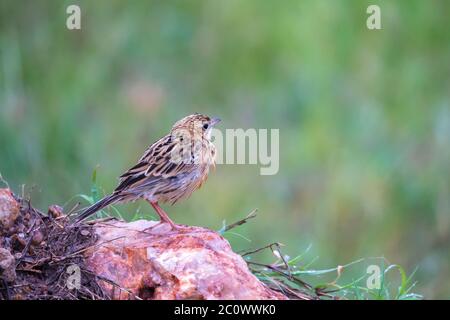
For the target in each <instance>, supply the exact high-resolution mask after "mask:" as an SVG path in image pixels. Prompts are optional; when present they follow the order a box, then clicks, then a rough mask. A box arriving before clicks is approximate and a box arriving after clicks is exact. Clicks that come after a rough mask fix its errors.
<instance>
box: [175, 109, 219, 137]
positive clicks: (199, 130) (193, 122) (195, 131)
mask: <svg viewBox="0 0 450 320" xmlns="http://www.w3.org/2000/svg"><path fill="white" fill-rule="evenodd" d="M219 122H220V119H219V118H210V117H208V116H206V115H203V114H199V113H194V114H191V115H189V116H187V117H184V118H183V119H181V120H178V121H177V122H176V123H175V124H174V125H173V127H172V133H175V132H178V133H179V132H180V131H184V134H189V135H190V138H191V139H208V140H211V132H212V129H213V128H214V126H215V125H216V124H217V123H219Z"/></svg>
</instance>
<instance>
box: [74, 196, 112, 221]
mask: <svg viewBox="0 0 450 320" xmlns="http://www.w3.org/2000/svg"><path fill="white" fill-rule="evenodd" d="M119 199H120V198H119V196H118V195H116V194H111V195H109V196H106V197H104V198H103V199H101V200H99V201H97V202H96V203H94V204H93V205H91V206H90V207H87V208H86V209H84V210H83V211H82V212H81V213H80V214H79V215H78V216H77V217H76V218H75V223H78V222H81V221H83V220H85V219H87V218H88V217H89V216H91V215H93V214H94V213H96V212H97V211H99V210H101V209H103V208H104V207H106V206H108V205H110V204H112V203H114V202H117V201H118V200H119Z"/></svg>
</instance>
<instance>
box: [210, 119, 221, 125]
mask: <svg viewBox="0 0 450 320" xmlns="http://www.w3.org/2000/svg"><path fill="white" fill-rule="evenodd" d="M220 121H221V120H220V118H212V119H211V121H210V125H211V126H215V125H216V124H218V123H219V122H220Z"/></svg>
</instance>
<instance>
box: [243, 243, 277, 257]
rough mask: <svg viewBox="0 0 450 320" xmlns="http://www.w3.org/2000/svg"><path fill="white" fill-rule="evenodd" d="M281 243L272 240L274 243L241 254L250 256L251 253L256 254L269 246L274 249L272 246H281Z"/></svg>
mask: <svg viewBox="0 0 450 320" xmlns="http://www.w3.org/2000/svg"><path fill="white" fill-rule="evenodd" d="M279 245H280V244H279V243H278V242H272V243H270V244H268V245H266V246H264V247H261V248H258V249H255V250H251V251H247V252H244V253H242V254H241V256H243V257H245V256H248V255H251V254H254V253H257V252H260V251H263V250H265V249H267V248H270V249H271V250H272V246H279Z"/></svg>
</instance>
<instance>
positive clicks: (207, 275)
mask: <svg viewBox="0 0 450 320" xmlns="http://www.w3.org/2000/svg"><path fill="white" fill-rule="evenodd" d="M149 228H150V229H149ZM95 230H96V232H97V234H98V235H99V240H98V245H97V246H96V247H94V248H92V249H90V250H89V251H87V252H86V258H87V265H88V267H89V268H91V270H92V271H93V272H95V273H96V274H98V275H100V276H103V277H105V278H108V279H110V280H113V281H114V282H116V283H117V284H118V285H120V287H122V288H124V289H127V290H128V292H127V291H125V290H118V288H117V287H116V288H115V289H113V286H112V285H110V284H108V283H106V282H102V283H101V284H102V285H103V286H104V287H105V288H106V289H107V290H109V291H110V294H111V295H112V296H113V298H114V299H130V298H131V299H133V298H135V296H137V297H140V298H142V299H286V297H285V296H283V295H281V294H280V293H278V292H275V291H272V290H270V289H269V288H267V287H266V286H265V285H264V284H263V283H261V282H260V281H259V280H258V279H257V278H256V277H255V276H254V275H253V274H252V273H251V272H250V271H249V270H248V268H247V264H246V263H245V261H244V260H243V259H242V257H241V256H240V255H238V254H236V253H234V252H233V251H232V250H231V247H230V245H229V243H228V241H227V240H225V239H224V238H223V237H221V236H220V235H219V234H217V233H216V232H213V231H211V230H208V229H204V228H200V227H183V228H182V229H181V230H179V231H171V230H170V229H169V226H168V225H167V224H158V222H155V221H147V220H139V221H135V222H131V223H125V222H119V221H109V222H104V223H97V224H96V225H95Z"/></svg>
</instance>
